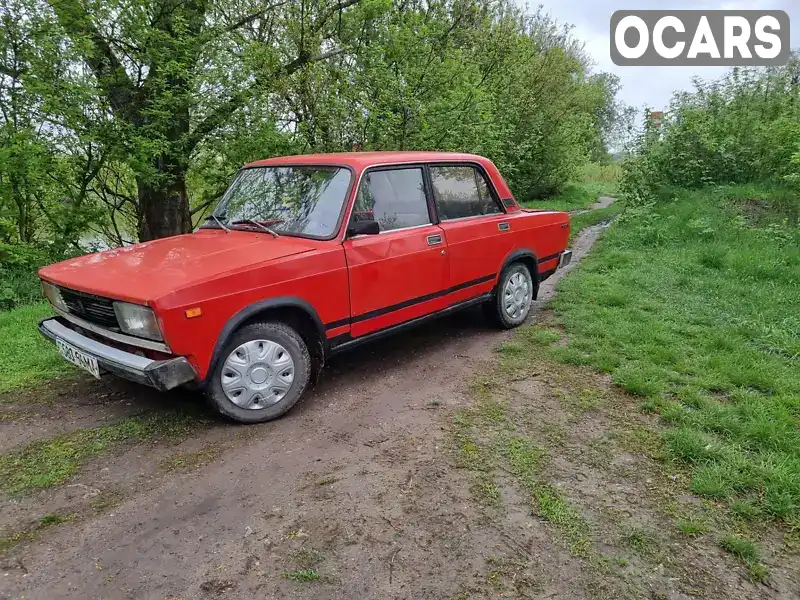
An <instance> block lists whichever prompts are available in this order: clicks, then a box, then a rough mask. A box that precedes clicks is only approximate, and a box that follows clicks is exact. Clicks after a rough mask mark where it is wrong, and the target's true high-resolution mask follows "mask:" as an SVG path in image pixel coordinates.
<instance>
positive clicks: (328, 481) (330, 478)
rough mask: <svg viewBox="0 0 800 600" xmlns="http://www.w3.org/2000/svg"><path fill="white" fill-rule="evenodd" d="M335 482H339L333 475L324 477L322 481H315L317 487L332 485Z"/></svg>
mask: <svg viewBox="0 0 800 600" xmlns="http://www.w3.org/2000/svg"><path fill="white" fill-rule="evenodd" d="M337 481H339V479H338V478H336V477H334V476H333V475H326V476H325V477H323V478H322V479H319V480H317V485H333V484H334V483H336V482H337Z"/></svg>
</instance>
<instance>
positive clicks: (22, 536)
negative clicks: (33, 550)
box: [0, 514, 77, 556]
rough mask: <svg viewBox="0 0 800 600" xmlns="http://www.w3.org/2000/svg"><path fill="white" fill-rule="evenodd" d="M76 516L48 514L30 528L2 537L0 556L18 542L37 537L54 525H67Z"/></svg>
mask: <svg viewBox="0 0 800 600" xmlns="http://www.w3.org/2000/svg"><path fill="white" fill-rule="evenodd" d="M76 517H77V515H74V514H72V515H60V514H49V515H45V516H43V517H42V518H40V519H39V521H38V522H37V523H36V524H35V525H34V526H33V527H30V528H27V529H23V530H22V531H17V532H15V533H12V534H10V535H7V536H4V537H2V538H0V556H4V555H5V554H7V553H8V551H9V550H11V548H13V547H14V546H16V545H17V544H19V543H20V542H23V541H27V540H32V539H34V538H35V537H36V536H37V535H39V534H40V533H41V532H42V531H43V530H45V529H48V528H49V527H54V526H56V525H61V524H62V523H69V522H70V521H74V520H75V518H76Z"/></svg>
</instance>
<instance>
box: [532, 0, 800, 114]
mask: <svg viewBox="0 0 800 600" xmlns="http://www.w3.org/2000/svg"><path fill="white" fill-rule="evenodd" d="M539 2H541V3H542V5H543V10H544V11H545V12H549V13H550V14H551V15H552V16H553V17H555V18H556V19H557V20H558V21H559V22H561V23H571V24H572V25H573V26H574V29H573V33H574V35H575V37H576V38H578V39H579V40H582V41H583V42H584V43H585V44H586V51H587V52H588V53H589V54H590V55H591V56H592V58H593V59H594V61H595V63H596V67H595V68H596V70H597V71H606V72H610V73H614V74H615V75H617V76H619V78H620V83H621V85H622V89H621V90H620V93H619V99H620V100H622V101H623V102H625V103H626V104H629V105H631V106H634V107H636V108H641V107H644V106H647V107H649V108H652V109H654V110H662V109H665V108H667V105H668V104H669V100H670V98H671V97H672V93H673V92H674V91H676V90H691V89H692V78H693V77H695V76H697V77H700V78H702V79H715V78H717V77H719V76H721V75H723V74H725V72H726V71H728V69H727V68H725V67H618V66H617V65H615V64H614V63H613V62H611V55H610V53H609V37H610V22H611V15H612V13H613V12H614V11H615V10H620V9H626V10H656V9H658V10H673V9H675V10H678V9H698V10H702V9H706V10H723V9H724V10H784V11H786V13H787V14H788V15H789V19H790V21H791V29H790V31H791V39H792V48H797V47H800V1H798V0H695V1H694V2H690V1H679V0H678V1H676V0H635V1H632V2H631V1H628V2H625V1H623V0H539ZM536 4H538V2H536V1H535V0H534V1H533V2H531V3H530V5H529V6H530V7H531V8H535V6H536Z"/></svg>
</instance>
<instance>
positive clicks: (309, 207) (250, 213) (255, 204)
mask: <svg viewBox="0 0 800 600" xmlns="http://www.w3.org/2000/svg"><path fill="white" fill-rule="evenodd" d="M349 185H350V172H349V171H348V170H347V169H343V168H339V167H324V166H323V167H316V166H314V167H307V166H304V167H255V168H250V169H243V170H242V171H240V172H239V175H238V176H237V177H236V179H235V180H234V181H233V183H232V184H231V187H229V188H228V191H227V192H226V193H225V196H223V198H222V201H221V202H220V203H219V205H218V206H217V208H216V209H215V210H214V213H213V215H214V217H216V218H217V219H219V221H221V222H222V223H224V224H225V225H226V226H227V227H232V228H239V227H243V228H251V229H256V230H258V229H259V227H258V226H259V225H260V226H262V227H261V228H263V227H267V228H269V229H271V230H272V231H274V232H277V233H278V234H284V235H292V234H299V235H308V236H311V237H318V238H329V237H332V236H333V235H334V234H335V233H336V226H337V225H338V223H339V215H340V214H341V212H342V205H343V204H344V201H345V197H346V196H347V189H348V186H349ZM212 226H213V225H212Z"/></svg>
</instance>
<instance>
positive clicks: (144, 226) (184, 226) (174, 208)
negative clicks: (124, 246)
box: [136, 160, 192, 242]
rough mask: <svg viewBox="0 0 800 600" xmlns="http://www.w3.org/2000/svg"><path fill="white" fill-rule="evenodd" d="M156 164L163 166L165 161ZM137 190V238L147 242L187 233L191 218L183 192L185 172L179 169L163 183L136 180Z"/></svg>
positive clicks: (186, 196)
mask: <svg viewBox="0 0 800 600" xmlns="http://www.w3.org/2000/svg"><path fill="white" fill-rule="evenodd" d="M158 163H159V164H158V165H157V167H159V168H160V170H162V169H163V165H164V161H163V160H159V161H158ZM136 186H137V188H138V192H139V223H138V229H139V231H138V233H139V241H140V242H146V241H148V240H154V239H157V238H162V237H169V236H171V235H179V234H181V233H189V232H190V231H191V230H192V217H191V215H190V214H189V197H188V195H187V194H186V173H185V172H183V171H182V170H180V171H178V172H177V173H171V174H170V175H169V181H168V182H165V183H164V184H162V185H158V184H154V183H150V182H147V181H143V180H141V179H137V182H136Z"/></svg>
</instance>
